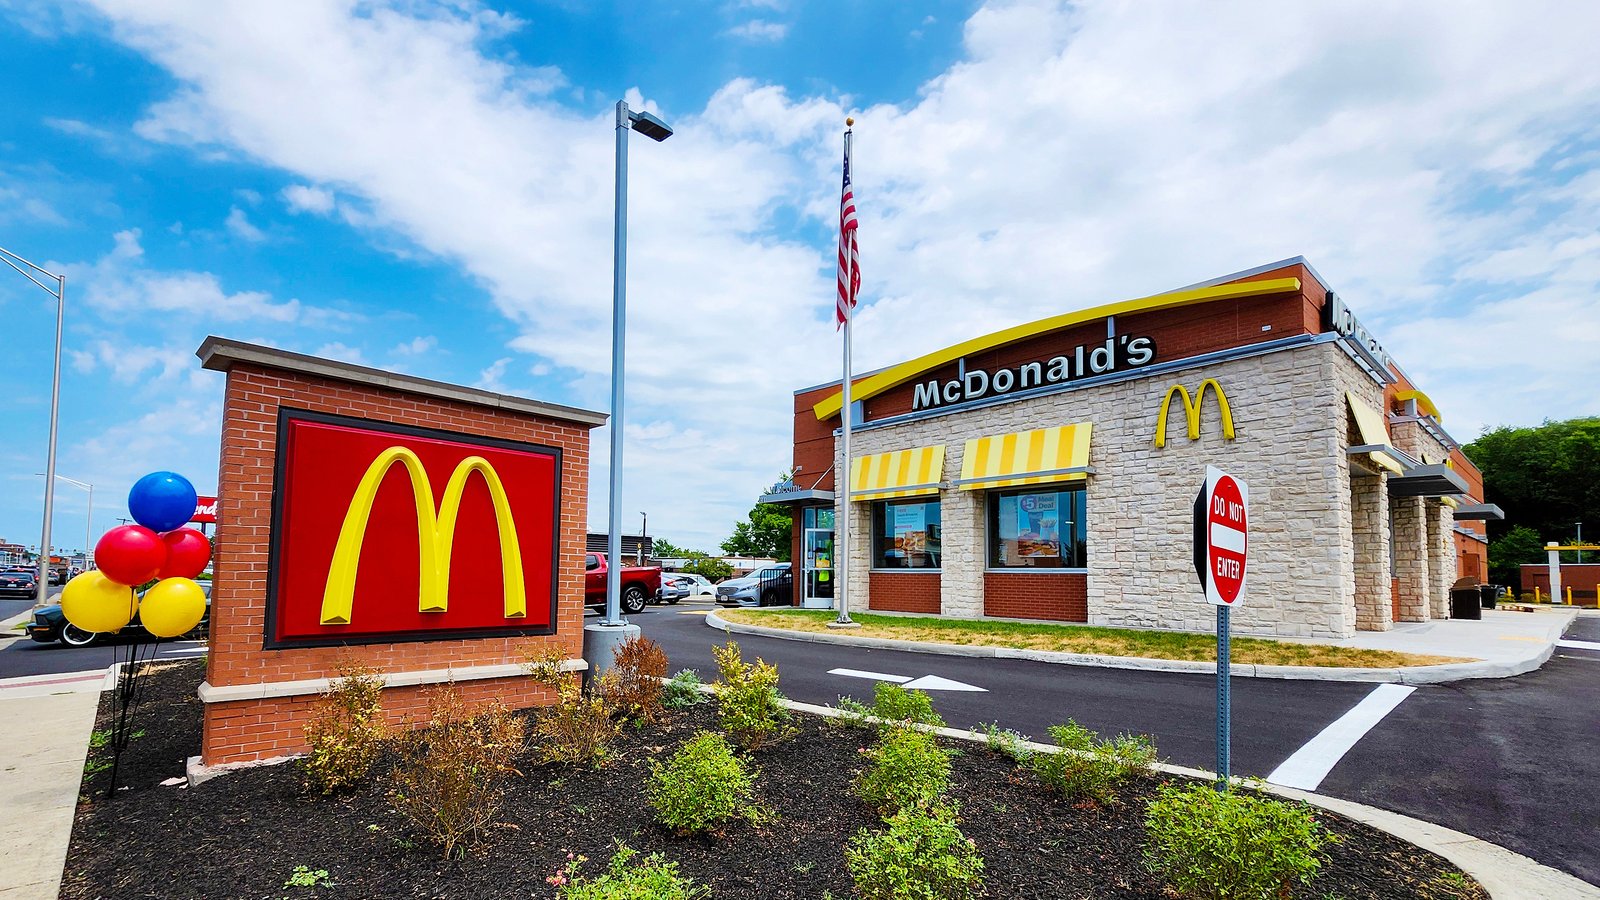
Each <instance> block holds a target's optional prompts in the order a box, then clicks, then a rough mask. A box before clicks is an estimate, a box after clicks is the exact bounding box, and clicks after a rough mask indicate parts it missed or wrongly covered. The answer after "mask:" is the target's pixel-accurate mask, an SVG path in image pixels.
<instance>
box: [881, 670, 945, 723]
mask: <svg viewBox="0 0 1600 900" xmlns="http://www.w3.org/2000/svg"><path fill="white" fill-rule="evenodd" d="M872 695H873V702H872V714H873V715H874V716H877V717H878V718H879V719H882V720H883V721H884V722H890V723H893V722H913V723H916V724H918V725H932V726H933V727H935V728H943V727H944V719H941V718H940V717H939V714H938V713H936V712H934V711H933V698H932V697H930V696H928V692H927V691H918V690H910V691H908V690H906V689H905V688H903V687H901V686H900V685H898V684H890V683H889V682H887V681H880V682H878V684H877V686H876V687H874V688H873V690H872Z"/></svg>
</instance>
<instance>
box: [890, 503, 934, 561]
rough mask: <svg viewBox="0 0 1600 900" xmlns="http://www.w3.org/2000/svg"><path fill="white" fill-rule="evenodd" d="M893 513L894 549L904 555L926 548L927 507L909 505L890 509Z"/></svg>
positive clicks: (917, 504) (918, 504)
mask: <svg viewBox="0 0 1600 900" xmlns="http://www.w3.org/2000/svg"><path fill="white" fill-rule="evenodd" d="M890 509H891V510H893V512H894V547H895V549H896V550H899V551H900V552H902V553H905V554H908V555H909V554H912V553H921V552H924V551H925V550H927V548H928V507H927V506H926V505H925V504H921V503H909V504H904V505H901V506H894V507H890Z"/></svg>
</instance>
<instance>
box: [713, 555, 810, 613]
mask: <svg viewBox="0 0 1600 900" xmlns="http://www.w3.org/2000/svg"><path fill="white" fill-rule="evenodd" d="M793 593H794V576H793V575H792V574H791V573H790V571H789V564H788V563H778V564H777V565H772V566H765V567H763V568H760V569H757V570H755V571H754V572H751V573H750V574H749V575H746V576H744V577H743V578H730V579H728V580H727V581H724V582H722V583H721V584H719V585H717V602H718V603H720V604H722V605H723V606H784V605H787V604H788V603H789V598H790V596H791V595H792V594H793Z"/></svg>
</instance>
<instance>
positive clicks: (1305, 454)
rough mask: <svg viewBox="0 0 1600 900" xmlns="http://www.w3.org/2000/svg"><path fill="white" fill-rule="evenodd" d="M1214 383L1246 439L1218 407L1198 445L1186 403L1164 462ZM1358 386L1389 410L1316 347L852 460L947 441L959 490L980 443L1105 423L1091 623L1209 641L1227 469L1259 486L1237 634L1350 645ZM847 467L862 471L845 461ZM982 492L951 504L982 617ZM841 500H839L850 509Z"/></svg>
mask: <svg viewBox="0 0 1600 900" xmlns="http://www.w3.org/2000/svg"><path fill="white" fill-rule="evenodd" d="M1206 378H1216V379H1217V380H1218V382H1219V383H1220V384H1221V385H1222V387H1223V390H1224V391H1225V392H1226V393H1227V396H1228V400H1229V402H1230V404H1231V405H1232V408H1233V417H1234V427H1235V431H1236V439H1235V440H1233V441H1227V440H1224V439H1223V437H1222V434H1221V428H1222V426H1221V421H1220V414H1219V412H1218V410H1217V407H1216V405H1215V403H1214V401H1211V400H1208V401H1207V403H1206V406H1205V408H1204V409H1203V411H1202V419H1201V436H1200V439H1199V440H1195V441H1191V440H1189V438H1188V436H1187V431H1186V424H1185V419H1184V414H1183V406H1182V403H1181V402H1178V401H1177V400H1174V402H1173V404H1172V405H1173V408H1172V409H1171V410H1170V411H1169V420H1168V441H1167V446H1166V447H1165V448H1163V449H1160V450H1157V449H1156V448H1155V446H1154V443H1153V442H1154V435H1155V428H1156V417H1157V412H1158V410H1159V408H1160V404H1161V400H1162V397H1163V396H1164V395H1165V393H1166V391H1167V389H1168V388H1169V387H1171V386H1172V385H1174V384H1183V385H1185V386H1187V387H1188V388H1189V389H1190V390H1191V391H1192V390H1194V389H1195V388H1196V387H1198V386H1199V384H1200V382H1201V381H1202V380H1204V379H1206ZM1363 379H1364V380H1365V385H1362V384H1361V381H1362V380H1363ZM1346 385H1350V386H1352V389H1360V390H1361V391H1362V392H1363V394H1364V395H1367V396H1370V398H1371V399H1370V402H1371V403H1372V405H1373V406H1374V407H1375V408H1382V393H1381V389H1380V388H1379V387H1378V386H1377V385H1376V384H1375V383H1373V382H1372V381H1371V379H1368V378H1366V377H1365V376H1364V375H1362V374H1361V372H1360V370H1359V368H1357V367H1356V365H1355V363H1353V362H1352V361H1351V360H1350V359H1349V357H1348V356H1346V355H1345V353H1344V351H1342V350H1341V349H1339V348H1338V347H1337V346H1335V345H1333V344H1331V343H1322V344H1314V345H1310V346H1305V347H1299V348H1295V349H1292V350H1283V351H1278V352H1274V353H1269V354H1266V355H1263V356H1257V357H1252V358H1247V359H1239V360H1232V361H1229V362H1223V363H1216V364H1212V365H1207V366H1197V367H1195V368H1192V369H1186V370H1183V371H1180V372H1175V373H1168V374H1165V375H1160V376H1155V377H1148V378H1138V379H1131V380H1129V381H1124V382H1119V383H1115V384H1109V385H1103V386H1100V387H1093V388H1086V389H1083V390H1077V391H1066V392H1062V393H1058V394H1052V395H1049V396H1044V397H1038V398H1034V399H1030V400H1022V401H1014V402H1010V403H1001V404H996V405H993V406H988V407H984V408H980V409H975V410H967V411H963V412H958V413H952V414H948V415H943V416H936V417H931V418H927V419H922V420H918V421H914V422H907V423H904V424H900V425H892V426H887V427H882V428H867V429H865V430H858V431H856V432H855V433H854V435H853V438H852V440H853V445H852V447H851V450H852V454H853V455H855V456H864V455H867V454H872V453H882V452H887V451H891V450H903V449H907V448H911V447H920V446H926V445H930V444H934V443H942V444H944V445H945V469H944V474H943V477H944V479H945V480H947V481H948V480H952V479H954V478H957V477H959V474H960V471H961V458H962V453H963V450H964V446H963V444H964V441H966V440H967V439H969V438H977V437H985V436H988V435H994V434H1004V433H1007V432H1014V431H1024V430H1027V429H1030V428H1040V427H1045V426H1053V425H1065V424H1071V423H1075V422H1092V423H1093V424H1094V431H1093V442H1092V446H1091V450H1090V464H1091V465H1093V466H1094V467H1095V468H1096V469H1097V474H1096V475H1094V476H1092V477H1091V478H1090V479H1089V480H1088V515H1089V540H1088V572H1089V574H1088V578H1087V589H1086V592H1087V613H1088V620H1089V622H1091V623H1093V624H1103V625H1129V626H1140V627H1158V628H1176V629H1187V630H1196V631H1200V630H1208V629H1210V628H1211V627H1213V622H1214V615H1213V612H1212V610H1211V608H1210V607H1209V606H1208V605H1206V603H1205V602H1204V600H1203V598H1201V596H1200V594H1199V588H1198V586H1197V584H1196V579H1195V573H1194V565H1193V560H1192V555H1191V550H1190V548H1191V540H1192V519H1193V504H1194V497H1195V492H1196V491H1197V490H1198V488H1199V485H1200V482H1201V479H1202V477H1203V472H1204V467H1205V465H1206V464H1207V463H1210V464H1213V465H1216V466H1218V467H1220V468H1223V469H1225V470H1227V471H1229V472H1232V473H1233V474H1235V475H1238V476H1240V477H1241V478H1243V479H1245V481H1246V482H1248V483H1249V484H1250V486H1251V498H1250V500H1251V512H1252V521H1251V550H1250V561H1251V564H1250V575H1249V579H1250V581H1249V585H1250V587H1249V599H1248V600H1247V601H1246V605H1245V606H1243V607H1241V608H1239V609H1238V610H1236V611H1235V613H1234V617H1233V623H1234V627H1235V628H1236V629H1238V630H1239V631H1241V632H1248V633H1255V634H1276V635H1288V636H1304V637H1346V636H1349V635H1351V634H1353V633H1354V632H1355V629H1356V608H1355V576H1354V569H1355V550H1354V541H1353V540H1352V536H1351V504H1352V497H1351V485H1350V464H1349V461H1348V459H1347V458H1346V450H1347V448H1348V446H1349V444H1348V435H1347V433H1346V429H1347V421H1348V413H1347V410H1346V404H1345V400H1344V395H1343V391H1344V390H1345V387H1346ZM836 453H837V442H836ZM835 465H836V466H838V468H837V469H836V471H841V472H845V471H848V467H847V466H846V465H845V464H844V461H843V459H842V458H836V459H835ZM983 493H984V492H982V491H959V490H955V489H953V488H951V489H946V490H944V491H943V492H942V493H941V496H940V499H941V501H942V509H941V518H942V522H943V527H944V534H943V541H942V547H943V551H944V570H943V575H942V584H941V596H942V609H943V612H944V614H946V615H954V616H974V615H981V614H982V613H983V601H984V581H985V578H984V575H985V572H984V569H985V562H986V550H985V544H984V541H985V535H984V522H983V496H982V495H983ZM843 500H844V498H843V492H841V494H840V497H839V499H838V500H837V501H836V502H837V504H838V505H839V506H840V507H842V506H843ZM854 506H855V507H856V510H855V513H856V517H855V519H854V520H853V523H854V528H855V534H856V535H859V536H863V537H864V536H865V535H866V534H867V533H868V531H867V520H868V515H867V509H868V507H867V505H866V504H865V503H858V504H854ZM841 514H842V513H841ZM867 561H868V552H867V547H866V546H865V545H864V541H863V540H856V541H855V546H853V547H852V548H851V566H852V570H851V572H852V574H851V577H850V586H851V590H852V591H853V592H854V593H853V595H852V596H853V597H854V598H855V599H852V601H851V605H852V606H853V607H854V608H857V609H859V608H862V607H863V606H864V605H865V604H864V603H863V597H864V595H865V592H866V591H867V590H868V589H869V579H868V577H867Z"/></svg>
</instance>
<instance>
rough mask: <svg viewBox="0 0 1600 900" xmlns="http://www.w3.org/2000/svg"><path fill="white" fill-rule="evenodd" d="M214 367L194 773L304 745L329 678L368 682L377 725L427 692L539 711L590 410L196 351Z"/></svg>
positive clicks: (579, 589)
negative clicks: (217, 414) (374, 681)
mask: <svg viewBox="0 0 1600 900" xmlns="http://www.w3.org/2000/svg"><path fill="white" fill-rule="evenodd" d="M196 355H198V356H199V357H200V361H201V364H202V365H203V366H204V367H205V368H208V369H214V370H217V371H222V372H226V373H227V389H226V395H225V398H224V404H223V422H222V453H221V460H220V471H219V473H218V482H217V503H216V523H217V524H216V529H217V530H216V537H215V541H214V544H215V548H216V551H215V552H216V561H215V564H214V579H215V580H214V586H213V589H212V594H211V642H210V643H211V646H210V653H209V656H208V661H207V668H206V680H205V682H204V683H202V684H201V685H200V699H201V701H202V702H203V703H204V704H205V714H204V723H205V724H204V734H203V738H202V750H201V759H200V762H201V763H203V764H204V765H207V766H212V765H218V764H223V763H235V762H245V761H250V760H258V759H267V758H272V757H280V756H284V755H288V754H293V753H297V752H301V751H303V750H304V749H305V746H306V744H305V737H304V734H303V728H304V726H305V723H306V721H307V719H308V717H309V715H310V711H311V708H312V705H313V704H314V703H315V702H316V700H317V699H318V696H319V695H320V694H321V693H322V692H323V691H324V690H326V689H327V687H328V685H329V683H330V682H331V681H332V680H333V679H335V678H337V677H338V676H339V672H340V670H341V669H347V668H349V667H351V666H366V667H370V668H373V669H376V670H377V671H378V672H379V673H381V674H382V676H383V678H384V680H385V683H386V688H385V690H384V693H383V705H384V709H385V711H386V713H387V715H388V716H389V718H390V720H391V722H393V723H399V722H403V721H408V720H409V721H415V722H420V721H421V720H423V719H425V718H426V716H427V709H428V702H427V693H428V690H429V689H430V688H431V687H433V686H436V685H440V684H444V683H446V682H453V683H455V684H456V685H457V686H458V688H459V690H460V691H461V696H462V697H463V699H464V700H466V701H467V702H468V703H482V702H487V701H488V700H490V699H495V700H499V701H500V702H502V703H504V704H505V705H507V706H508V707H512V708H522V707H528V706H537V705H542V704H545V703H547V702H551V701H552V700H553V699H554V698H553V697H551V696H550V695H549V691H548V690H547V689H546V688H544V687H542V686H540V685H539V684H538V683H536V682H535V681H534V680H533V679H532V678H530V677H528V676H527V674H526V672H525V671H524V670H523V668H522V663H523V661H524V660H525V659H526V658H527V657H528V656H529V654H530V653H532V654H538V653H542V652H544V651H547V650H549V649H555V650H557V651H558V652H559V653H560V654H561V655H562V656H563V657H565V658H566V659H567V660H568V663H567V666H568V668H569V669H571V670H572V671H579V670H581V669H582V668H583V666H584V664H583V661H582V659H581V656H582V645H583V613H584V607H583V553H584V551H583V539H584V534H585V528H586V507H587V502H586V501H587V496H588V474H589V430H590V429H592V428H594V427H596V426H598V425H601V424H603V423H604V422H605V415H604V414H602V413H596V412H591V411H588V410H581V409H574V408H572V407H566V406H558V405H555V404H550V403H541V402H539V401H535V400H528V399H524V398H520V397H511V396H507V395H503V394H495V393H491V392H489V391H482V390H478V389H475V388H468V387H461V386H458V385H451V384H444V383H441V382H437V381H429V380H427V379H423V378H416V377H413V376H410V375H401V374H397V373H393V372H385V371H381V370H377V369H371V368H367V367H365V366H357V365H351V364H349V363H343V362H337V361H333V360H328V359H320V358H317V357H312V356H305V355H302V354H298V353H289V352H286V351H282V350H276V349H273V348H270V347H261V346H256V345H252V344H244V343H240V342H237V341H231V340H226V339H223V338H217V337H209V338H207V339H206V340H205V342H204V343H203V344H201V345H200V349H199V350H198V351H197V354H196Z"/></svg>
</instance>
